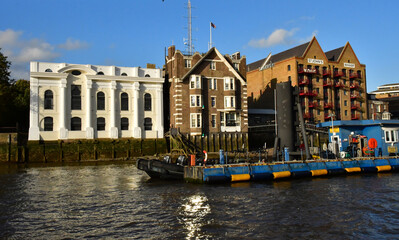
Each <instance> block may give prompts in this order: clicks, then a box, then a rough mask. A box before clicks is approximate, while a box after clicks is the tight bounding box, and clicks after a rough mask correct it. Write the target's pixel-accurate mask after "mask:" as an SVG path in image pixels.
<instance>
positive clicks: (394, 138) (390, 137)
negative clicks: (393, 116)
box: [384, 129, 398, 143]
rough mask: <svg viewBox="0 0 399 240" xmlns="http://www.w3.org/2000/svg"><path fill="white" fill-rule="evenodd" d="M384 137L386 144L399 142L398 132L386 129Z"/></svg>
mask: <svg viewBox="0 0 399 240" xmlns="http://www.w3.org/2000/svg"><path fill="white" fill-rule="evenodd" d="M384 136H385V142H386V143H396V142H398V130H393V129H386V130H384Z"/></svg>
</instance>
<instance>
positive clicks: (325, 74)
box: [323, 70, 331, 76]
mask: <svg viewBox="0 0 399 240" xmlns="http://www.w3.org/2000/svg"><path fill="white" fill-rule="evenodd" d="M323 76H331V70H323Z"/></svg>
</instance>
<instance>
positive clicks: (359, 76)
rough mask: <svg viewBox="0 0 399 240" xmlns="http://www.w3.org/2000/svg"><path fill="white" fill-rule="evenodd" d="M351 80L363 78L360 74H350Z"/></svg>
mask: <svg viewBox="0 0 399 240" xmlns="http://www.w3.org/2000/svg"><path fill="white" fill-rule="evenodd" d="M349 78H350V79H356V78H362V76H361V74H360V73H349Z"/></svg>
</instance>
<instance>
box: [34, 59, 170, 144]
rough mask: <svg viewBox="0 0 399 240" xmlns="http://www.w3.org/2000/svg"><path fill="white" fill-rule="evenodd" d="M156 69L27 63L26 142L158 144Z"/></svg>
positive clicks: (160, 120)
mask: <svg viewBox="0 0 399 240" xmlns="http://www.w3.org/2000/svg"><path fill="white" fill-rule="evenodd" d="M163 82H164V79H163V78H162V75H161V70H160V69H152V68H140V67H115V66H97V65H79V64H66V63H45V62H31V63H30V128H29V140H58V139H97V138H113V139H115V138H131V137H133V138H162V137H163V134H164V126H163Z"/></svg>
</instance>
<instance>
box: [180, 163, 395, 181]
mask: <svg viewBox="0 0 399 240" xmlns="http://www.w3.org/2000/svg"><path fill="white" fill-rule="evenodd" d="M398 170H399V158H396V157H393V158H391V157H390V158H373V159H370V158H367V159H340V160H318V161H313V160H309V161H305V162H303V161H291V162H274V163H240V164H224V165H210V166H186V167H184V179H185V180H186V181H188V182H199V183H212V182H238V181H264V180H273V179H283V178H300V177H319V176H328V175H336V174H351V173H377V172H389V171H398Z"/></svg>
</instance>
